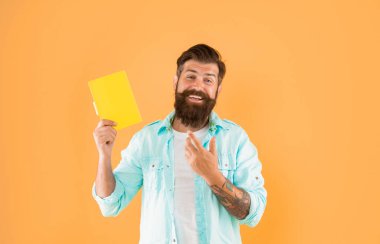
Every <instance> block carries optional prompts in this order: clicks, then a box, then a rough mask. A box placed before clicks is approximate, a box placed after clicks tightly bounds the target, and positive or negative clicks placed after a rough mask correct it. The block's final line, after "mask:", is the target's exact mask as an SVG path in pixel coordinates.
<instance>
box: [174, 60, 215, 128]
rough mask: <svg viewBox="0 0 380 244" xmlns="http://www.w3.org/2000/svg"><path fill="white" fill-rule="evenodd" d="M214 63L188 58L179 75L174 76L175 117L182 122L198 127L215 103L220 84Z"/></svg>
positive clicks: (204, 120) (201, 124)
mask: <svg viewBox="0 0 380 244" xmlns="http://www.w3.org/2000/svg"><path fill="white" fill-rule="evenodd" d="M218 74H219V69H218V66H217V65H216V64H215V63H201V62H198V61H195V60H188V61H187V62H185V63H184V65H183V70H182V72H181V74H180V77H174V89H175V104H174V107H175V110H176V117H177V118H179V119H181V122H182V124H184V125H186V126H191V127H194V128H198V127H201V126H203V125H204V123H205V122H206V119H207V117H208V116H209V115H210V113H211V111H212V109H213V108H214V106H215V104H216V99H217V97H218V93H219V92H220V90H221V86H218Z"/></svg>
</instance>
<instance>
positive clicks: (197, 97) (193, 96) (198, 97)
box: [189, 95, 202, 100]
mask: <svg viewBox="0 0 380 244" xmlns="http://www.w3.org/2000/svg"><path fill="white" fill-rule="evenodd" d="M189 97H192V98H195V99H199V100H201V99H202V98H201V97H200V96H196V95H190V96H189Z"/></svg>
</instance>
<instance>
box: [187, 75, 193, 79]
mask: <svg viewBox="0 0 380 244" xmlns="http://www.w3.org/2000/svg"><path fill="white" fill-rule="evenodd" d="M187 78H189V79H194V78H195V77H194V76H193V75H191V76H188V77H187Z"/></svg>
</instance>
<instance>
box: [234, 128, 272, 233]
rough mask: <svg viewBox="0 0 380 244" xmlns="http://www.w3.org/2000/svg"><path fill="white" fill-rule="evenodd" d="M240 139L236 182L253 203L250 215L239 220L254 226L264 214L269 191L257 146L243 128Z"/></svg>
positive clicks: (241, 222)
mask: <svg viewBox="0 0 380 244" xmlns="http://www.w3.org/2000/svg"><path fill="white" fill-rule="evenodd" d="M239 141H240V143H239V148H238V152H237V158H236V162H237V168H236V172H235V175H234V184H235V185H236V186H237V187H239V188H242V189H244V190H245V191H246V192H247V193H248V194H249V196H250V197H251V205H250V209H249V213H248V215H247V216H246V217H245V218H244V219H241V220H238V221H239V223H240V224H245V225H248V226H250V227H254V226H256V225H257V224H258V223H259V221H260V219H261V217H262V215H263V214H264V210H265V207H266V203H267V191H266V189H265V188H264V178H263V176H262V174H261V170H262V164H261V162H260V160H259V158H258V152H257V148H256V146H255V145H254V144H252V142H251V141H250V140H249V138H248V135H247V134H246V133H245V131H244V130H242V135H241V139H240V140H239Z"/></svg>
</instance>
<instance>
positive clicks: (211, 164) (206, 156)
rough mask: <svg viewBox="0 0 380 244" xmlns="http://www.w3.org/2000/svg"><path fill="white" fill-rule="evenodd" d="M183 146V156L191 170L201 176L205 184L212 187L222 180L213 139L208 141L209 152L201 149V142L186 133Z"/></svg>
mask: <svg viewBox="0 0 380 244" xmlns="http://www.w3.org/2000/svg"><path fill="white" fill-rule="evenodd" d="M188 135H189V136H188V137H187V138H186V145H185V156H186V158H187V161H188V162H189V164H190V166H191V168H192V169H193V170H194V171H195V172H196V173H197V174H198V175H200V176H202V177H203V178H204V179H205V181H206V182H207V184H209V185H212V184H214V183H215V182H217V181H220V180H222V177H223V175H222V174H221V173H220V171H219V170H218V154H217V150H216V143H215V137H213V138H211V140H210V151H208V150H206V149H205V148H203V146H202V144H201V142H200V141H199V140H198V139H197V138H196V137H195V135H194V134H193V133H192V132H188Z"/></svg>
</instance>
